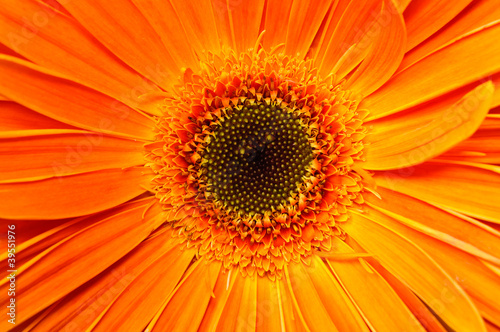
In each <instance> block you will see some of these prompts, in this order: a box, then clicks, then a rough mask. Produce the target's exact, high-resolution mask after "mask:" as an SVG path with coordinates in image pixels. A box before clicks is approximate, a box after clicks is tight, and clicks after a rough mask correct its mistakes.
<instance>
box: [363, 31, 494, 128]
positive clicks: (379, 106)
mask: <svg viewBox="0 0 500 332" xmlns="http://www.w3.org/2000/svg"><path fill="white" fill-rule="evenodd" d="M498 38H500V24H496V25H493V26H491V27H489V28H486V29H484V30H481V31H479V32H476V33H474V34H471V35H470V36H467V37H465V38H463V39H460V40H458V41H456V42H454V43H453V44H450V45H449V46H447V47H445V48H443V49H441V50H439V51H437V52H435V53H433V54H431V55H429V56H427V57H425V58H423V59H422V60H420V61H418V62H417V63H415V64H414V65H412V66H410V67H408V68H407V69H406V70H404V71H402V72H400V73H399V74H397V75H395V76H394V77H393V78H391V79H390V80H389V81H388V82H387V83H386V84H385V85H384V86H382V87H381V88H380V89H378V90H377V91H376V92H375V93H373V94H371V95H370V96H368V97H367V98H366V99H365V100H364V102H363V103H362V105H361V106H362V107H366V108H368V109H369V110H370V112H371V115H370V119H376V118H380V117H383V116H387V115H390V114H394V113H397V112H399V111H401V110H404V109H407V108H409V107H412V106H415V105H418V104H421V103H423V102H425V101H428V100H431V99H433V98H435V97H438V96H441V95H443V94H445V93H447V92H450V91H452V90H454V89H457V88H460V87H462V86H464V85H466V84H469V83H472V82H475V81H477V80H479V79H481V78H484V77H487V76H488V75H491V74H494V73H497V72H499V71H500V43H491V41H492V40H496V39H498ZM457 54H460V56H459V57H456V55H457ZM451 58H453V59H455V61H453V62H450V61H449V59H451Z"/></svg>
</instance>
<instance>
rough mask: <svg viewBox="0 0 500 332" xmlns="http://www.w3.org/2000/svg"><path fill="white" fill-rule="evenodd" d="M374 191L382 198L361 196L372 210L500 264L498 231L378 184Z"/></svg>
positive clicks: (499, 237)
mask: <svg viewBox="0 0 500 332" xmlns="http://www.w3.org/2000/svg"><path fill="white" fill-rule="evenodd" d="M377 192H378V193H379V194H380V196H381V197H382V199H378V198H377V197H375V196H373V195H366V196H365V197H364V198H365V200H366V202H367V204H368V205H369V206H370V207H372V208H373V209H375V210H377V211H380V212H382V213H384V214H385V215H388V216H390V217H392V218H394V219H396V220H398V221H399V222H400V223H402V224H404V225H406V226H408V227H410V228H412V229H414V230H416V231H419V232H421V233H423V234H426V235H428V236H430V237H433V238H435V239H438V240H440V241H442V242H445V243H448V244H449V245H451V246H454V247H456V248H458V249H461V250H463V251H465V252H468V253H469V254H471V255H475V256H477V257H480V258H482V259H484V260H488V261H491V262H493V263H496V264H500V233H499V232H497V231H495V230H493V229H491V228H489V227H487V226H485V225H483V224H482V223H480V222H478V221H476V222H475V223H473V221H472V220H471V221H466V220H464V219H462V218H459V217H457V216H454V215H452V214H449V213H447V212H445V211H443V210H441V209H439V208H437V207H434V206H433V205H430V204H428V203H425V202H423V201H420V200H418V199H415V198H413V197H411V196H407V195H404V194H401V193H399V192H396V191H392V190H389V189H385V188H383V187H379V188H377Z"/></svg>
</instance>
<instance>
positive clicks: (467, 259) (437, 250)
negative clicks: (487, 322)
mask: <svg viewBox="0 0 500 332" xmlns="http://www.w3.org/2000/svg"><path fill="white" fill-rule="evenodd" d="M368 214H369V216H370V218H374V219H376V220H377V221H378V222H380V223H381V224H382V225H384V226H385V227H387V228H389V229H391V230H393V231H395V232H397V233H399V234H401V235H403V236H404V237H406V238H407V239H409V240H411V241H412V242H414V243H415V244H417V245H418V246H419V247H421V248H422V249H423V250H425V251H426V252H427V253H429V255H430V256H432V258H433V259H434V260H435V261H436V262H437V263H438V264H439V265H440V266H441V267H443V268H444V269H445V270H446V272H447V273H449V274H450V276H451V277H452V278H453V279H454V280H455V281H456V282H457V283H458V284H459V285H460V286H461V287H462V288H463V289H464V290H465V291H466V292H467V293H468V295H470V296H471V299H472V300H473V302H474V304H477V302H478V301H479V302H481V303H482V304H484V305H485V306H488V307H489V308H490V311H491V312H495V313H496V314H495V316H498V315H499V314H500V309H499V308H500V277H499V276H498V275H496V274H495V273H494V272H492V271H491V270H489V269H488V268H487V267H486V266H485V265H484V264H483V263H482V262H481V260H480V259H478V258H477V257H474V256H471V255H469V254H467V253H465V252H463V251H461V250H457V249H456V248H453V247H451V246H450V245H448V244H446V243H443V242H441V241H439V240H436V239H432V238H430V237H429V236H427V235H425V234H423V233H421V232H418V231H415V230H413V229H410V228H408V227H407V226H405V225H403V224H401V223H399V222H398V221H396V220H395V219H393V218H391V217H389V216H388V215H386V214H385V213H384V214H382V213H379V212H377V211H374V210H372V209H369V210H368ZM466 231H467V230H466V229H464V232H466ZM440 300H441V301H442V304H443V305H446V304H447V303H450V302H455V301H456V300H457V299H456V297H455V296H454V295H453V294H451V293H449V292H447V291H443V292H442V296H441V299H440ZM479 309H481V308H480V307H479Z"/></svg>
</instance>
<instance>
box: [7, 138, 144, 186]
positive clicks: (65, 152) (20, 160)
mask: <svg viewBox="0 0 500 332" xmlns="http://www.w3.org/2000/svg"><path fill="white" fill-rule="evenodd" d="M44 131H45V132H46V134H41V135H39V136H28V137H23V136H22V135H21V137H20V138H7V139H2V138H0V182H2V181H6V180H10V181H12V180H17V181H19V180H21V179H29V178H36V177H53V176H63V175H71V174H78V173H84V172H89V171H96V170H102V169H108V168H126V167H131V166H139V165H141V164H144V157H143V148H142V143H141V142H137V141H132V140H126V139H121V138H115V137H110V136H104V135H102V134H95V133H87V134H53V133H52V132H51V130H44Z"/></svg>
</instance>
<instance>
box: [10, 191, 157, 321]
mask: <svg viewBox="0 0 500 332" xmlns="http://www.w3.org/2000/svg"><path fill="white" fill-rule="evenodd" d="M152 199H154V198H152ZM150 202H151V201H146V202H144V205H143V206H139V207H135V208H133V209H127V208H126V207H127V206H125V207H124V208H123V209H121V210H120V211H117V214H115V215H113V216H111V217H109V218H107V219H104V220H99V219H96V220H95V222H94V223H93V224H92V225H91V226H90V227H88V228H87V229H85V230H83V231H82V232H80V233H77V234H75V235H74V236H72V237H70V238H67V239H66V240H65V241H63V242H62V243H59V244H57V245H56V246H55V247H53V248H51V249H50V253H49V254H47V255H45V256H44V257H42V258H41V259H39V260H38V261H36V262H35V263H34V264H33V265H31V266H30V267H29V268H28V269H27V270H25V271H23V272H22V273H20V274H18V276H17V278H16V280H17V282H18V284H19V285H23V286H22V288H20V290H19V292H16V304H17V308H18V317H17V319H18V320H17V323H18V324H19V323H21V322H22V321H24V320H26V319H27V318H29V317H31V316H32V315H34V314H36V313H37V312H39V311H40V310H42V309H44V308H46V307H47V306H48V305H50V304H52V303H54V302H56V301H58V300H59V299H61V298H62V297H63V296H65V295H67V294H68V293H69V292H71V291H73V290H74V289H76V288H77V287H79V286H80V285H82V284H83V283H85V282H87V281H88V280H90V279H92V278H93V277H95V276H96V275H98V274H99V273H100V272H102V271H104V270H105V269H107V268H108V267H109V266H111V265H112V264H113V263H115V262H116V261H118V260H119V259H121V258H122V257H123V256H125V255H126V254H127V253H128V252H129V251H131V250H132V249H134V248H135V247H136V246H137V245H138V244H139V243H140V242H141V241H142V240H144V239H145V238H146V236H148V235H149V234H150V233H151V232H152V231H153V229H154V228H155V227H157V226H158V224H159V223H161V222H162V221H160V222H159V220H158V218H157V216H156V215H147V216H146V217H145V219H143V215H144V211H145V208H146V207H147V205H148V204H149V203H150ZM4 286H5V287H6V286H7V284H5V285H4ZM3 288H4V287H2V289H3ZM5 291H7V290H6V289H5ZM6 300H7V299H6ZM2 307H6V306H5V305H2ZM2 323H3V322H2Z"/></svg>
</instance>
